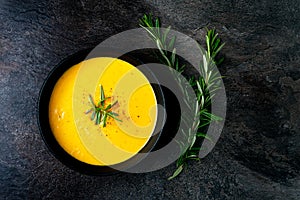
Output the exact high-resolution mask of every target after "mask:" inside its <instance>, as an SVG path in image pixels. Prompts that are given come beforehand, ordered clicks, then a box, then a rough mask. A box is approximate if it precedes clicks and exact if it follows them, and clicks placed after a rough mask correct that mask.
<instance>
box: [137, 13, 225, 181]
mask: <svg viewBox="0 0 300 200" xmlns="http://www.w3.org/2000/svg"><path fill="white" fill-rule="evenodd" d="M140 26H141V27H142V28H144V29H145V30H146V31H147V32H148V33H149V36H150V37H151V39H152V40H153V41H154V42H155V43H156V46H157V48H158V49H159V52H160V61H161V62H162V63H163V64H166V65H168V66H169V67H172V68H173V69H175V70H177V71H178V72H179V73H182V72H183V71H184V69H185V65H180V63H179V59H178V56H177V55H176V48H174V44H175V41H176V38H175V36H173V37H172V38H171V39H170V40H167V35H168V33H169V31H170V28H171V27H170V26H169V27H168V28H167V29H166V31H164V32H161V31H160V29H159V28H161V22H160V19H159V18H158V17H156V18H155V17H153V16H152V15H151V14H144V16H143V17H142V18H141V19H140ZM206 45H207V50H206V51H205V52H201V53H202V54H203V64H202V65H200V66H199V70H200V72H201V75H202V76H201V77H199V78H198V79H196V78H195V77H190V79H189V84H190V85H191V86H192V87H194V88H195V92H196V96H197V105H196V106H194V107H193V108H194V110H195V113H196V116H197V117H198V118H197V119H194V122H193V125H192V127H190V128H189V130H188V133H185V134H186V135H187V137H190V136H191V135H189V134H191V133H194V132H196V134H195V135H192V136H191V138H192V142H191V145H190V146H189V148H188V149H187V150H186V151H184V152H183V153H182V154H181V156H180V157H179V158H178V160H177V162H176V167H177V169H176V170H175V171H174V173H173V175H172V176H171V177H169V178H168V180H171V179H173V178H175V177H177V176H178V175H179V174H180V173H181V172H182V170H183V168H184V166H185V165H187V163H188V161H189V160H199V157H198V153H199V151H200V147H199V143H197V142H196V141H197V140H201V138H206V139H208V140H211V139H210V138H209V137H208V136H207V135H206V134H205V133H203V130H205V128H206V127H207V126H208V125H209V124H210V123H211V122H212V121H219V120H222V119H221V118H220V117H218V116H215V115H214V114H212V113H211V112H210V105H211V100H212V98H213V96H214V92H215V91H217V90H218V89H219V81H220V80H219V79H221V77H220V76H218V73H215V72H214V68H215V67H216V65H218V64H220V63H222V62H223V60H224V58H220V59H218V60H217V58H216V57H217V56H218V54H219V52H220V50H221V49H222V48H223V46H224V45H225V44H224V43H222V42H221V40H220V38H218V34H217V33H216V31H215V30H207V34H206ZM163 49H169V50H172V52H171V53H170V52H169V51H167V50H163ZM200 50H201V48H200ZM181 89H182V91H184V87H182V88H181ZM185 98H187V99H189V97H188V96H186V97H185ZM212 142H213V141H212Z"/></svg>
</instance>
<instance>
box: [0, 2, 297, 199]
mask: <svg viewBox="0 0 300 200" xmlns="http://www.w3.org/2000/svg"><path fill="white" fill-rule="evenodd" d="M149 11H151V12H153V13H156V14H158V15H159V16H161V17H162V20H163V22H164V23H165V24H168V25H172V26H173V27H174V28H175V29H176V30H179V31H181V32H184V33H186V34H188V35H190V36H192V37H194V38H195V39H197V40H199V41H200V42H201V43H202V44H203V42H204V41H203V38H204V37H203V36H204V30H205V29H204V27H205V26H208V27H216V28H217V30H218V32H219V33H220V35H221V37H222V38H223V40H224V41H226V47H225V48H224V51H223V52H224V54H225V56H226V62H225V63H224V64H223V66H221V67H220V71H221V73H222V74H223V75H224V76H226V78H225V79H224V82H225V87H226V92H227V96H228V112H227V119H226V124H225V127H224V130H223V133H222V136H221V139H220V140H219V141H218V143H217V145H216V147H215V149H214V150H213V152H211V153H210V154H209V156H207V157H206V158H205V159H203V160H202V161H201V163H193V164H191V165H190V166H189V168H188V170H185V171H184V173H183V174H182V175H181V176H180V177H178V178H177V179H176V180H174V181H171V182H170V181H167V180H166V177H167V176H168V175H170V174H171V171H172V170H173V169H174V165H172V166H169V167H167V168H165V169H162V170H159V171H156V172H152V173H147V174H120V175H116V176H111V177H90V176H85V175H81V174H79V173H76V172H74V171H72V170H70V169H68V168H66V167H65V166H64V165H62V164H61V163H60V162H59V161H57V160H56V159H55V158H54V157H53V156H52V155H50V153H49V152H48V150H47V149H46V146H45V145H44V143H43V141H42V139H41V136H40V135H39V131H38V126H37V113H36V110H37V100H38V94H39V90H40V88H41V86H42V83H43V81H44V79H45V78H46V76H47V74H48V72H49V71H50V70H51V69H52V68H53V66H54V65H55V64H57V63H58V62H59V61H60V60H61V59H62V58H64V57H66V56H67V55H69V54H72V53H74V52H76V51H78V50H80V49H83V48H89V47H93V46H95V45H97V44H98V43H99V42H100V41H102V40H103V39H105V38H107V37H108V36H110V35H112V34H115V33H118V32H120V31H123V30H128V29H130V28H135V27H137V18H138V17H140V16H141V15H142V14H143V13H144V12H149ZM0 27H1V29H0V94H1V96H0V102H1V103H0V110H1V115H0V134H1V141H0V146H1V154H0V188H1V189H0V199H26V198H28V199H272V200H274V199H300V173H299V170H300V117H299V115H300V66H299V63H300V44H299V39H300V35H299V31H300V1H298V0H289V1H286V0H274V1H269V0H260V1H245V0H239V1H235V0H231V1H223V0H214V1H212V0H201V1H196V0H192V1H184V0H176V1H171V0H162V1H158V0H154V1H149V0H147V1H146V0H145V1H136V0H134V1H128V2H124V1H121V0H117V1H112V0H104V1H103V0H102V1H83V0H82V1H75V0H72V1H70V0H55V1H52V0H51V1H26V3H25V1H17V0H14V1H7V0H1V1H0Z"/></svg>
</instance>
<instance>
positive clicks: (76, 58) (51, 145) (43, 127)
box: [38, 49, 168, 175]
mask: <svg viewBox="0 0 300 200" xmlns="http://www.w3.org/2000/svg"><path fill="white" fill-rule="evenodd" d="M90 52H91V49H89V50H83V51H80V52H78V53H75V54H73V55H71V56H69V57H67V58H66V59H64V60H63V61H62V62H61V63H59V64H58V65H57V66H56V67H54V69H53V70H52V71H51V72H50V74H49V75H48V77H47V79H46V80H45V82H44V84H43V86H42V89H41V92H40V96H39V104H38V123H39V128H40V133H41V135H42V138H43V140H44V142H45V144H46V145H47V147H48V149H49V150H50V151H51V153H52V154H53V155H54V156H55V157H56V158H57V159H58V160H60V161H61V162H62V163H63V164H65V165H66V166H68V167H69V168H71V169H74V170H76V171H78V172H80V173H84V174H89V175H108V174H113V173H116V172H118V171H119V170H116V169H128V168H130V167H132V166H134V165H135V164H137V163H139V162H142V160H143V158H141V157H140V156H134V157H132V158H131V159H129V160H127V161H124V162H122V163H119V164H117V165H114V166H98V165H91V164H87V163H84V162H81V161H79V160H77V159H76V158H74V157H72V156H71V155H70V154H68V153H67V152H66V151H65V150H64V149H63V148H62V147H61V146H60V145H59V143H58V142H57V141H56V139H55V137H54V135H53V133H52V131H51V128H50V123H49V113H48V112H49V101H50V97H51V94H52V91H53V88H54V86H55V84H56V82H57V81H58V79H59V78H60V77H61V76H62V74H63V73H64V72H65V71H66V70H67V69H69V68H70V67H72V66H74V65H75V64H78V63H80V62H81V61H83V60H85V59H86V57H87V56H88V55H89V58H93V57H103V54H99V55H98V54H94V55H90ZM114 55H115V53H114V52H110V53H107V52H106V54H105V55H104V56H109V57H115V56H114ZM118 58H119V59H121V60H124V61H126V62H128V63H130V64H132V65H134V66H138V65H141V64H142V62H141V61H140V60H139V59H137V58H134V57H132V56H130V55H122V56H120V57H118ZM143 73H144V75H145V76H146V77H147V78H148V79H149V80H151V81H150V82H152V83H151V85H152V87H153V90H154V92H155V95H156V99H157V103H158V104H160V105H161V106H163V107H165V105H166V104H165V95H164V92H163V88H162V87H161V86H160V85H159V83H158V81H157V79H156V77H155V75H154V74H153V73H151V71H150V70H148V69H145V70H143ZM158 112H160V111H159V110H158ZM164 119H165V114H164V113H158V119H157V120H164ZM157 124H161V123H157ZM160 126H161V125H156V127H155V129H156V130H159V131H158V134H155V135H152V136H151V138H150V139H149V141H148V142H147V144H146V145H145V146H144V147H143V149H142V150H141V151H140V152H142V153H149V152H151V151H152V150H153V149H155V148H156V149H158V148H160V147H161V146H163V145H162V143H165V141H164V138H163V137H161V135H162V132H163V130H164V129H165V128H164V127H160ZM154 132H155V131H154ZM160 138H161V139H162V140H161V142H160V143H159V139H160ZM165 138H167V139H166V140H168V137H165Z"/></svg>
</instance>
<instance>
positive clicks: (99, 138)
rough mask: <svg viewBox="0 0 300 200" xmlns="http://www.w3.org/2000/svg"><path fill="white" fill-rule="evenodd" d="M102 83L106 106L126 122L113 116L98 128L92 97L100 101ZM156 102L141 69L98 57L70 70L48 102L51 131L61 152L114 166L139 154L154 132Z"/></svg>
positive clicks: (61, 79)
mask: <svg viewBox="0 0 300 200" xmlns="http://www.w3.org/2000/svg"><path fill="white" fill-rule="evenodd" d="M100 85H102V86H103V89H104V94H105V96H106V97H111V98H109V99H107V100H106V103H114V102H115V101H118V103H117V104H116V106H114V107H113V112H115V113H117V114H118V115H119V116H118V118H119V119H120V120H122V121H121V122H119V121H117V120H115V119H113V118H108V120H107V125H106V127H103V126H102V125H101V124H100V125H96V124H95V121H93V120H91V114H86V113H85V112H86V111H87V110H89V109H90V108H91V107H92V104H91V103H90V102H89V98H88V96H89V95H91V96H92V97H93V98H94V102H95V103H98V102H99V99H100ZM156 119H157V102H156V97H155V94H154V91H153V89H152V87H151V85H150V83H149V81H148V79H147V78H146V77H145V76H144V75H143V73H142V72H141V71H139V70H138V69H137V68H135V67H134V66H132V65H131V64H129V63H127V62H125V61H122V60H120V59H116V58H109V57H99V58H93V59H89V60H85V61H83V62H81V63H79V64H77V65H74V66H73V67H71V68H69V69H68V70H67V71H66V72H65V73H64V74H63V75H62V76H61V77H60V79H59V80H58V81H57V83H56V85H55V87H54V90H53V92H52V95H51V98H50V104H49V120H50V126H51V130H52V132H53V134H54V136H55V138H56V140H57V141H58V143H59V144H60V145H61V146H62V148H63V149H64V150H65V151H66V152H68V153H69V154H70V155H72V156H73V157H74V158H76V159H78V160H80V161H82V162H85V163H88V164H93V165H113V164H117V163H120V162H123V161H126V160H128V159H130V158H131V157H133V156H134V155H136V154H137V153H138V152H139V151H140V150H141V149H142V148H143V147H144V146H145V145H146V143H147V142H148V140H149V138H150V137H151V135H152V133H153V130H154V128H155V124H156Z"/></svg>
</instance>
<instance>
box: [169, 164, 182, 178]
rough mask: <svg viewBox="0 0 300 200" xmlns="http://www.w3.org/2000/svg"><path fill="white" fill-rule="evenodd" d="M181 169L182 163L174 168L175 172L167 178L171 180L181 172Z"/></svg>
mask: <svg viewBox="0 0 300 200" xmlns="http://www.w3.org/2000/svg"><path fill="white" fill-rule="evenodd" d="M182 170H183V165H180V166H179V167H178V168H177V169H176V170H175V172H174V173H173V175H172V176H170V177H169V178H168V180H172V179H173V178H175V177H177V176H178V175H179V174H180V173H181V172H182Z"/></svg>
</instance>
